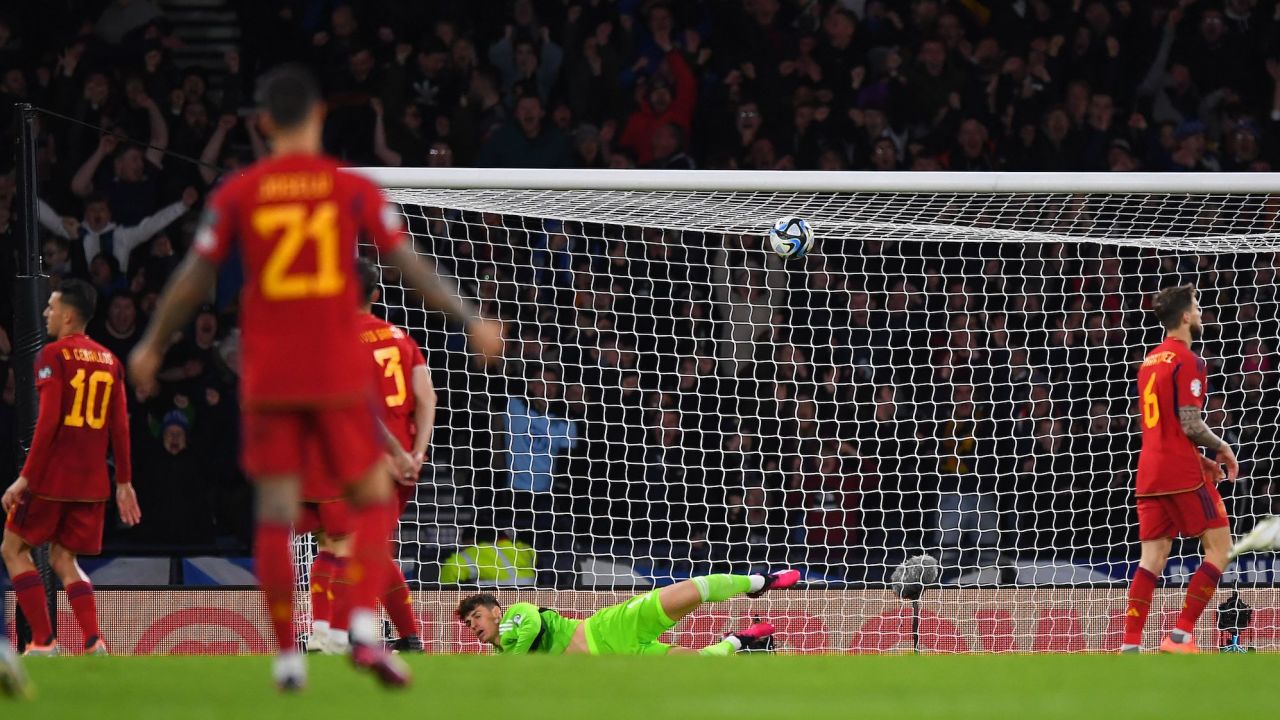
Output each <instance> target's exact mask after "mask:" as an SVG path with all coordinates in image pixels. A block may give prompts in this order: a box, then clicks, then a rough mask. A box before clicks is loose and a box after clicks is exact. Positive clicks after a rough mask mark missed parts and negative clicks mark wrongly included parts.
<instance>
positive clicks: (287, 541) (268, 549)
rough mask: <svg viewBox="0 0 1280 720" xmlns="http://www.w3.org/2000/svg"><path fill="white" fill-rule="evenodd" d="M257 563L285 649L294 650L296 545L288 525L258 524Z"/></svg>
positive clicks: (278, 641) (273, 625)
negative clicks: (294, 549) (294, 548)
mask: <svg viewBox="0 0 1280 720" xmlns="http://www.w3.org/2000/svg"><path fill="white" fill-rule="evenodd" d="M253 564H254V569H255V570H256V571H257V574H258V585H259V586H260V587H261V588H262V597H263V599H264V600H266V602H267V614H268V615H269V616H270V619H271V629H272V631H274V632H275V636H276V646H277V647H278V648H279V649H280V651H281V652H284V651H286V650H293V649H294V645H295V644H296V643H295V642H294V639H293V582H294V579H293V545H292V531H291V530H290V529H289V526H288V525H276V524H274V523H258V528H257V530H256V532H255V537H254V543H253Z"/></svg>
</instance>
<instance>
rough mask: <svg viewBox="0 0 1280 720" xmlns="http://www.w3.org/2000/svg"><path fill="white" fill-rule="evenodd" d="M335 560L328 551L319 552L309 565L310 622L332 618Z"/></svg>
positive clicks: (326, 620) (327, 620)
mask: <svg viewBox="0 0 1280 720" xmlns="http://www.w3.org/2000/svg"><path fill="white" fill-rule="evenodd" d="M334 560H336V558H335V557H334V556H333V553H331V552H329V551H328V550H321V551H320V552H319V553H318V554H317V555H316V559H315V562H313V563H311V621H312V622H315V621H317V620H320V621H322V622H329V619H330V618H331V617H333V592H332V590H331V589H330V586H331V585H332V583H333V568H334Z"/></svg>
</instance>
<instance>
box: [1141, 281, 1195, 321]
mask: <svg viewBox="0 0 1280 720" xmlns="http://www.w3.org/2000/svg"><path fill="white" fill-rule="evenodd" d="M1195 299H1196V286H1195V285H1192V284H1191V283H1186V284H1184V285H1174V286H1173V287H1167V288H1165V289H1163V290H1161V291H1159V292H1157V293H1156V294H1155V296H1154V297H1153V298H1151V311H1152V312H1154V313H1155V314H1156V319H1157V320H1159V321H1160V324H1161V325H1163V326H1164V329H1165V330H1172V329H1174V328H1176V327H1178V325H1181V324H1182V314H1183V313H1185V312H1186V311H1188V310H1190V309H1191V303H1192V302H1193V301H1194V300H1195Z"/></svg>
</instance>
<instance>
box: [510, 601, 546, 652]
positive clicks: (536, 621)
mask: <svg viewBox="0 0 1280 720" xmlns="http://www.w3.org/2000/svg"><path fill="white" fill-rule="evenodd" d="M519 617H520V623H519V624H518V625H516V626H515V628H513V630H514V631H515V634H516V644H515V645H512V646H511V649H510V650H507V651H505V653H504V654H505V655H528V654H529V648H531V647H533V641H534V640H537V639H538V633H539V632H542V613H540V612H538V611H537V609H536V608H534V609H532V610H530V611H529V612H524V613H520V614H519ZM508 632H511V631H510V630H509V631H508ZM504 634H505V633H504Z"/></svg>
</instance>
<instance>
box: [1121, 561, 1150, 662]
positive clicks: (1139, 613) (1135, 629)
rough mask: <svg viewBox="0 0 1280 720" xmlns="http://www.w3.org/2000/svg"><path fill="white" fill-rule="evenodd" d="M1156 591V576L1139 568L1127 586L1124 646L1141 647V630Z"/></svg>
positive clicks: (1145, 623) (1145, 624)
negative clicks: (1127, 606)
mask: <svg viewBox="0 0 1280 720" xmlns="http://www.w3.org/2000/svg"><path fill="white" fill-rule="evenodd" d="M1155 591H1156V576H1155V574H1153V573H1152V572H1151V571H1150V570H1148V569H1146V568H1144V567H1141V566H1139V567H1138V570H1137V572H1135V573H1134V574H1133V582H1132V583H1130V584H1129V609H1128V610H1126V611H1125V614H1124V644H1125V645H1141V644H1142V629H1143V628H1145V627H1146V626H1147V613H1149V612H1151V597H1152V595H1154V594H1155Z"/></svg>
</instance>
